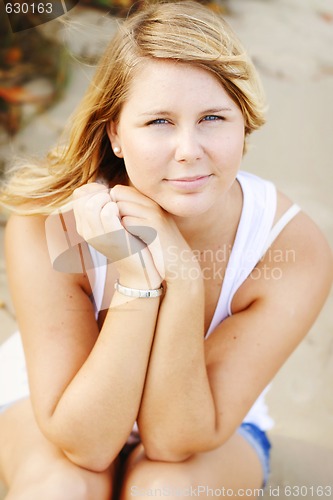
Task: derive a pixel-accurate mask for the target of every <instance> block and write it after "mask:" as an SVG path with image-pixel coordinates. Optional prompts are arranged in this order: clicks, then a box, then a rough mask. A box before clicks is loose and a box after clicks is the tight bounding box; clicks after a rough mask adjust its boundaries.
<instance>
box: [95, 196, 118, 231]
mask: <svg viewBox="0 0 333 500" xmlns="http://www.w3.org/2000/svg"><path fill="white" fill-rule="evenodd" d="M100 218H101V222H102V225H103V229H104V232H105V233H110V232H112V231H117V230H119V229H124V227H123V225H122V223H121V222H120V218H119V209H118V206H117V203H114V202H112V201H109V202H108V203H106V204H105V205H104V206H103V207H102V209H101V212H100Z"/></svg>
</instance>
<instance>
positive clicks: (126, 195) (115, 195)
mask: <svg viewBox="0 0 333 500" xmlns="http://www.w3.org/2000/svg"><path fill="white" fill-rule="evenodd" d="M110 196H111V199H112V201H115V202H118V201H132V202H133V203H138V204H139V205H144V206H150V205H152V204H155V205H156V203H155V202H154V201H153V200H151V199H150V198H148V197H147V196H145V195H144V194H142V193H140V191H138V190H137V189H135V188H134V187H132V186H123V185H122V184H117V185H116V186H114V187H113V188H111V189H110Z"/></svg>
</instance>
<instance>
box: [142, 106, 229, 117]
mask: <svg viewBox="0 0 333 500" xmlns="http://www.w3.org/2000/svg"><path fill="white" fill-rule="evenodd" d="M228 111H232V109H231V108H228V107H222V108H221V107H217V108H211V109H206V110H204V111H202V112H201V113H200V114H202V115H205V114H213V113H225V112H228ZM171 113H172V111H164V110H156V111H154V110H153V111H148V112H146V113H141V116H169V115H170V114H171Z"/></svg>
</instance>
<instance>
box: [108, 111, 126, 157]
mask: <svg viewBox="0 0 333 500" xmlns="http://www.w3.org/2000/svg"><path fill="white" fill-rule="evenodd" d="M106 133H107V134H108V138H109V139H110V143H111V147H112V149H113V152H114V154H115V155H116V156H118V158H122V157H123V155H122V153H121V145H120V138H119V135H118V124H117V123H116V122H115V121H114V120H111V121H110V122H109V123H108V124H107V125H106Z"/></svg>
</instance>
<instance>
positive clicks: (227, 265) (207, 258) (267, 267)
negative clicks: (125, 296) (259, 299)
mask: <svg viewBox="0 0 333 500" xmlns="http://www.w3.org/2000/svg"><path fill="white" fill-rule="evenodd" d="M166 254H167V257H166V260H167V261H168V263H169V265H168V270H169V276H170V278H171V279H193V280H195V279H199V278H200V277H201V278H203V279H204V280H211V279H213V280H221V281H223V280H236V279H238V278H239V279H240V278H242V277H244V275H245V276H246V277H247V276H248V275H249V276H250V277H251V279H253V280H255V281H257V280H260V279H265V280H269V279H272V280H275V281H276V280H280V279H282V277H283V268H284V266H285V264H288V263H289V264H294V263H295V262H296V252H295V250H293V249H284V250H281V249H276V248H275V249H272V248H269V249H268V250H267V251H266V252H265V254H264V255H260V254H259V255H258V253H257V252H256V251H254V250H253V249H251V248H248V249H246V250H244V251H243V252H242V253H236V252H235V253H234V250H233V247H232V246H231V245H220V246H219V247H218V248H217V249H216V250H213V249H204V250H202V251H199V250H191V249H186V250H181V251H179V249H178V247H176V246H170V247H168V249H167V251H166ZM180 264H182V265H180ZM198 264H199V266H198Z"/></svg>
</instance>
